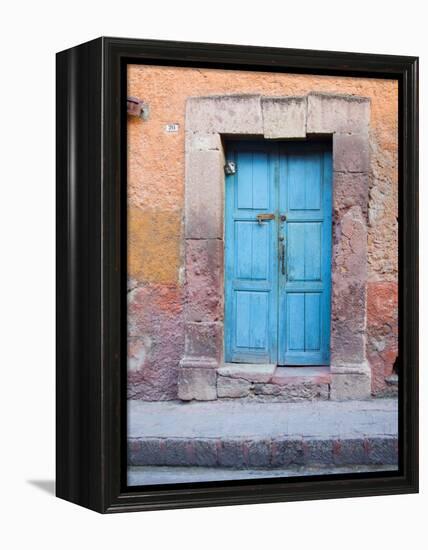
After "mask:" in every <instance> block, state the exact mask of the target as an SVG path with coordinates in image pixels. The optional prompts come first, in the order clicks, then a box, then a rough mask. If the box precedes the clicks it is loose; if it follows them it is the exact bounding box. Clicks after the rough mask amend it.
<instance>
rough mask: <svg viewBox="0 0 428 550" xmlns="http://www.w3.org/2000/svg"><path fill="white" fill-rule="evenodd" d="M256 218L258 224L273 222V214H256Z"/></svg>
mask: <svg viewBox="0 0 428 550" xmlns="http://www.w3.org/2000/svg"><path fill="white" fill-rule="evenodd" d="M256 218H257V221H258V223H259V224H261V223H262V222H266V221H268V220H274V219H275V214H257V216H256Z"/></svg>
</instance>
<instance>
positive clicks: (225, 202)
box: [57, 38, 418, 512]
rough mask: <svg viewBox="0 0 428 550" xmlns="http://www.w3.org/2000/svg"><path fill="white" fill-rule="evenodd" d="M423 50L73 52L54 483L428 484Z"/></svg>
mask: <svg viewBox="0 0 428 550" xmlns="http://www.w3.org/2000/svg"><path fill="white" fill-rule="evenodd" d="M417 79H418V74H417V58H414V57H403V56H386V55H374V54H351V53H339V52H320V51H309V50H291V49H278V48H259V47H247V46H245V47H244V46H231V45H216V44H196V43H185V42H160V41H152V40H150V41H149V40H128V39H117V38H99V39H97V40H94V41H92V42H88V43H86V44H83V45H80V46H77V47H74V48H71V49H69V50H66V51H64V52H61V53H59V54H58V55H57V257H58V261H57V304H58V306H57V310H58V316H57V495H58V496H59V497H61V498H64V499H67V500H70V501H72V502H75V503H77V504H80V505H82V506H85V507H88V508H91V509H93V510H96V511H99V512H120V511H136V510H153V509H162V508H178V507H195V506H215V505H231V504H243V503H257V502H274V501H289V500H302V499H322V498H340V497H351V496H368V495H381V494H399V493H412V492H417V490H418V392H417V390H418V386H417V382H418V371H417V369H418V361H417V358H418V341H417V338H418V336H417V334H418V322H417V298H418V274H417V243H418V239H417V230H418V222H417V219H418V218H417V178H418V133H417V132H418V95H417V94H418V80H417Z"/></svg>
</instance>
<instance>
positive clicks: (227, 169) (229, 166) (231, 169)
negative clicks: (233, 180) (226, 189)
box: [224, 160, 236, 176]
mask: <svg viewBox="0 0 428 550" xmlns="http://www.w3.org/2000/svg"><path fill="white" fill-rule="evenodd" d="M224 173H225V174H226V176H233V174H236V162H233V160H229V161H227V162H226V164H225V165H224Z"/></svg>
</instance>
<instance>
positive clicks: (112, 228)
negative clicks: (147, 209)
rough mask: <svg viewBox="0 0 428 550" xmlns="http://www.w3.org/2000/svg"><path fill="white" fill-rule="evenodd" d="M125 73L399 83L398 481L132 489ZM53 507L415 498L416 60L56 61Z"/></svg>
mask: <svg viewBox="0 0 428 550" xmlns="http://www.w3.org/2000/svg"><path fill="white" fill-rule="evenodd" d="M128 63H145V64H157V65H172V66H186V67H188V66H193V67H212V68H223V69H225V68H226V69H236V70H239V69H245V70H246V71H271V72H275V71H277V72H293V73H307V74H324V75H337V76H361V77H368V78H370V77H371V78H389V79H397V80H398V83H399V361H398V364H399V374H400V385H399V470H398V472H397V473H394V472H389V473H370V474H355V475H352V476H350V475H343V476H316V477H310V478H294V479H287V480H284V479H282V480H281V479H280V480H274V479H270V480H266V479H260V480H251V481H245V482H243V481H240V482H238V481H230V482H221V483H220V482H218V483H205V484H203V483H201V484H190V483H189V484H185V485H184V484H183V485H180V486H178V485H177V486H169V487H167V486H161V487H158V488H153V487H151V488H149V489H147V490H146V489H144V488H141V487H139V488H136V489H131V488H127V487H126V485H125V483H126V471H125V470H126V398H125V397H126V394H125V392H124V388H125V384H126V344H125V342H126V339H125V337H126V146H125V136H126V82H125V78H124V75H125V69H126V65H127V64H128ZM56 110H57V149H56V155H57V169H56V170H57V171H56V178H57V205H56V208H57V377H56V388H57V397H56V405H57V416H56V426H57V428H56V430H57V431H56V437H57V447H56V494H57V496H58V497H60V498H63V499H66V500H68V501H71V502H74V503H76V504H79V505H81V506H84V507H87V508H90V509H92V510H95V511H98V512H102V513H105V512H126V511H138V510H155V509H165V508H189V507H201V506H219V505H233V504H250V503H263V502H280V501H294V500H309V499H326V498H343V497H356V496H370V495H392V494H402V493H415V492H417V491H418V58H417V57H408V56H392V55H373V54H361V53H343V52H324V51H311V50H295V49H280V48H266V47H253V46H251V47H249V46H235V45H219V44H203V43H187V42H168V41H155V40H134V39H132V40H131V39H122V38H98V39H96V40H93V41H91V42H88V43H85V44H82V45H80V46H76V47H74V48H71V49H68V50H65V51H63V52H60V53H58V54H57V99H56Z"/></svg>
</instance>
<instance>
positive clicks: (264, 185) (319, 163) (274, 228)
mask: <svg viewBox="0 0 428 550" xmlns="http://www.w3.org/2000/svg"><path fill="white" fill-rule="evenodd" d="M227 161H228V162H232V163H234V170H231V171H232V172H234V173H231V174H229V175H227V176H226V182H225V185H226V190H225V197H226V199H225V360H226V361H227V362H239V363H276V364H279V365H326V364H329V360H330V352H329V343H330V294H331V290H330V289H331V232H332V227H331V215H332V212H331V211H332V204H331V202H332V167H331V147H330V144H329V143H327V142H325V143H324V142H312V141H305V142H303V141H302V142H265V141H261V142H252V141H243V142H231V143H230V144H229V146H228V148H227Z"/></svg>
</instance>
